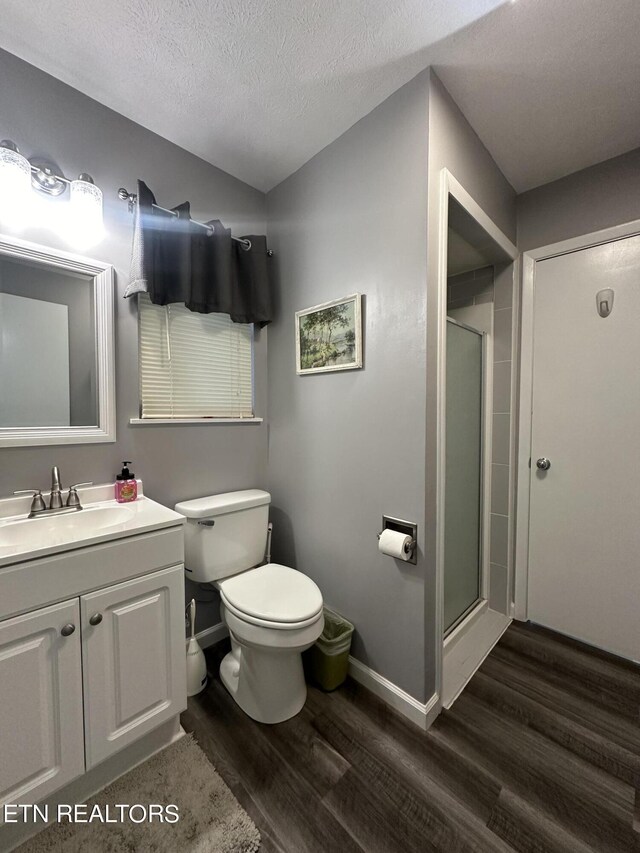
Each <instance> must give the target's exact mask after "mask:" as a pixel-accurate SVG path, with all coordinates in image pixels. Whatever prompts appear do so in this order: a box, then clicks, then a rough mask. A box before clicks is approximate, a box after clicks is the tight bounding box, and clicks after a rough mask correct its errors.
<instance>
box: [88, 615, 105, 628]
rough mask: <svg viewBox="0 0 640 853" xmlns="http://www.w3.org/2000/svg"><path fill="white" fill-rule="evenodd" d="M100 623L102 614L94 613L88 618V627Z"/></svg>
mask: <svg viewBox="0 0 640 853" xmlns="http://www.w3.org/2000/svg"><path fill="white" fill-rule="evenodd" d="M101 622H102V613H94V614H93V616H90V617H89V625H99V624H100V623H101Z"/></svg>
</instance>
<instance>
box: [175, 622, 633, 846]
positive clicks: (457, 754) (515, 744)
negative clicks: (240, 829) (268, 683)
mask: <svg viewBox="0 0 640 853" xmlns="http://www.w3.org/2000/svg"><path fill="white" fill-rule="evenodd" d="M224 651H225V649H221V648H219V647H218V648H216V649H214V650H211V651H210V652H209V655H208V657H209V664H210V668H211V670H212V671H213V672H217V662H218V661H219V659H220V656H221V654H222V653H223V652H224ZM639 712H640V669H639V668H637V667H635V666H633V665H632V664H628V663H626V662H624V661H621V660H619V659H617V658H613V657H611V656H609V655H607V654H605V653H603V652H599V651H596V650H594V649H591V648H589V647H586V646H583V645H581V644H580V643H578V642H575V641H573V640H569V639H567V638H564V637H560V636H558V635H556V634H553V633H552V632H550V631H546V630H544V629H542V628H537V627H534V626H531V625H522V624H521V623H518V624H514V625H512V627H511V628H509V630H508V631H507V633H506V634H505V636H504V637H503V638H502V640H501V641H500V643H499V644H498V645H497V646H496V648H495V649H494V650H493V652H492V653H491V655H490V656H489V657H488V659H487V660H486V661H485V663H484V664H483V666H482V667H481V669H480V670H479V672H478V673H476V675H475V676H474V678H473V679H472V680H471V682H470V683H469V685H468V686H467V688H466V689H465V691H464V693H463V694H462V696H461V697H460V698H459V699H458V701H457V702H456V703H455V704H454V706H453V707H452V709H451V710H450V711H445V712H443V713H442V714H441V715H440V717H439V718H438V720H437V721H436V722H435V724H434V725H433V726H432V728H431V729H430V731H429V732H427V733H424V732H422V731H420V730H419V729H417V728H416V727H415V726H413V725H412V724H411V723H409V722H406V721H405V720H404V719H403V718H402V717H401V716H399V715H398V714H396V713H395V712H394V711H393V710H391V709H390V708H388V707H387V706H386V705H385V704H384V703H382V702H380V701H379V700H378V699H376V698H375V697H374V696H373V695H372V694H371V693H369V692H368V691H367V690H365V689H364V688H362V687H360V686H359V685H357V684H356V683H355V682H353V681H348V682H347V684H346V685H345V686H343V687H342V688H340V689H339V690H337V691H335V692H334V693H330V694H326V693H322V692H321V691H320V690H317V689H315V688H313V687H310V688H309V697H308V701H307V704H306V706H305V708H304V709H303V711H302V713H301V714H299V715H298V716H297V717H295V718H294V719H292V720H289V721H287V722H286V723H281V724H280V725H276V726H265V725H260V724H258V723H255V722H254V721H253V720H251V719H250V718H249V717H247V716H246V715H245V714H244V713H243V712H242V711H241V710H240V709H239V708H238V707H237V705H236V704H235V703H234V701H233V700H232V699H231V697H230V696H229V695H228V693H227V692H226V690H225V689H224V687H223V686H222V684H221V682H220V680H219V679H218V677H217V676H216V677H214V678H213V679H212V680H211V683H210V685H209V687H208V688H207V690H206V691H205V692H204V693H202V694H201V695H200V696H198V697H196V698H193V699H190V700H189V708H188V710H187V711H186V712H185V714H184V715H183V725H184V727H185V729H187V731H192V732H194V734H195V736H196V738H197V740H198V742H199V743H200V746H201V747H202V748H203V749H204V751H205V752H206V753H207V755H208V756H209V758H210V760H211V761H212V763H213V764H214V765H215V767H216V768H217V769H218V771H219V773H220V774H221V775H222V776H223V778H224V779H225V781H226V782H227V784H228V785H229V787H230V788H231V789H232V791H233V792H234V793H235V795H236V797H237V798H238V800H239V801H240V802H241V803H242V805H243V806H244V808H245V809H246V810H247V812H248V813H249V814H250V815H251V817H252V818H253V820H254V821H255V823H256V825H257V826H258V828H259V829H260V832H261V834H262V848H261V849H262V850H263V851H265V853H334V851H335V853H351V851H365V853H395V851H398V853H400V851H402V853H412V851H416V853H418V851H419V853H431V851H433V853H435V851H438V853H454V851H455V852H456V853H457V851H478V853H500V851H513V850H516V851H522V853H534V851H535V853H574V851H575V853H579V852H580V851H598V853H605V851H612V853H614V851H615V853H634V851H635V853H638V851H640V797H639V795H638V786H639V785H640V727H639V723H640V716H639Z"/></svg>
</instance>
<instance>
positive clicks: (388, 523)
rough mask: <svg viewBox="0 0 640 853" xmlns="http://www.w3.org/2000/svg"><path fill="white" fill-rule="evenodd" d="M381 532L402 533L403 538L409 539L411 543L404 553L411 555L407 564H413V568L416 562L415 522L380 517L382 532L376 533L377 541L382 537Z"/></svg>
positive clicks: (416, 531)
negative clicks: (392, 531) (394, 531)
mask: <svg viewBox="0 0 640 853" xmlns="http://www.w3.org/2000/svg"><path fill="white" fill-rule="evenodd" d="M383 530H397V531H398V533H403V534H404V535H405V536H410V537H411V542H409V543H407V544H408V549H405V550H406V553H407V554H408V553H411V556H410V557H409V559H408V560H407V563H413V565H414V566H415V565H416V563H417V562H418V549H417V547H416V546H417V544H418V525H417V524H416V523H415V521H405V520H404V519H403V518H394V517H393V516H391V515H383V516H382V530H381V531H380V533H378V539H379V538H380V537H381V536H382V531H383Z"/></svg>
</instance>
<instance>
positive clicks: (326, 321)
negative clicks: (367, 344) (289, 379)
mask: <svg viewBox="0 0 640 853" xmlns="http://www.w3.org/2000/svg"><path fill="white" fill-rule="evenodd" d="M295 322H296V373H297V374H298V375H299V376H304V375H306V374H308V373H329V372H332V371H337V370H358V369H359V368H361V367H362V363H363V360H362V295H361V294H360V293H353V294H351V296H345V297H343V298H342V299H334V300H332V301H331V302H323V303H322V304H321V305H314V306H313V307H312V308H305V309H304V310H303V311H296V318H295Z"/></svg>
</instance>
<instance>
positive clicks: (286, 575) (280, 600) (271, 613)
mask: <svg viewBox="0 0 640 853" xmlns="http://www.w3.org/2000/svg"><path fill="white" fill-rule="evenodd" d="M218 587H219V589H220V594H221V597H222V600H223V601H224V602H225V603H227V604H230V605H231V606H232V607H233V608H235V609H236V610H237V611H240V612H241V613H246V614H247V615H248V616H255V617H256V618H258V619H265V620H268V621H270V622H302V621H303V620H305V619H310V618H311V617H312V616H315V615H316V614H318V613H319V612H320V611H321V610H322V593H321V592H320V590H319V589H318V587H317V586H316V584H315V583H314V582H313V581H312V580H311V578H308V577H307V576H306V575H303V574H302V573H301V572H297V571H296V570H295V569H290V568H289V567H288V566H281V565H279V564H278V563H268V564H267V565H266V566H258V568H257V569H250V570H249V571H248V572H242V573H241V574H239V575H235V576H234V577H231V578H227V579H226V580H223V581H219V582H218Z"/></svg>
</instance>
